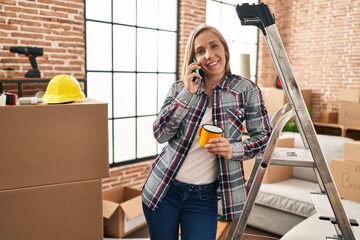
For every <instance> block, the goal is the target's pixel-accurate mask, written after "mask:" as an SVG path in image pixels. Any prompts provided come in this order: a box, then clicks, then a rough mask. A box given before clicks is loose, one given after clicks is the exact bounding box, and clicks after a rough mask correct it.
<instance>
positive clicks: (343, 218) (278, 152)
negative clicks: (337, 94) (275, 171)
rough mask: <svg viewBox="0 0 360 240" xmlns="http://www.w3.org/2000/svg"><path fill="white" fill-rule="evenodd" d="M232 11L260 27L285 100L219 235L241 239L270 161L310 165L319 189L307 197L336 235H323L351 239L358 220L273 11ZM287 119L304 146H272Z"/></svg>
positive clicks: (228, 239)
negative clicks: (348, 208)
mask: <svg viewBox="0 0 360 240" xmlns="http://www.w3.org/2000/svg"><path fill="white" fill-rule="evenodd" d="M236 12H237V15H238V17H239V19H240V21H241V24H242V25H254V26H256V27H258V28H259V29H260V30H261V31H262V33H263V35H264V37H265V41H266V44H267V47H268V49H269V51H270V55H271V57H272V60H273V63H274V65H275V68H276V70H277V73H278V76H279V78H280V80H281V83H282V87H283V90H284V91H285V94H286V97H287V99H288V103H287V104H285V105H284V106H283V107H281V108H280V109H279V110H278V111H277V112H276V113H275V114H274V116H273V118H272V119H271V125H272V127H273V132H272V134H271V136H270V139H269V142H268V144H267V147H266V149H265V151H264V153H263V154H262V155H261V156H258V157H256V160H255V163H254V166H253V169H252V172H251V174H250V177H249V180H248V181H247V183H246V188H247V190H248V198H247V201H246V203H245V206H244V209H243V211H242V213H241V216H240V218H239V219H234V220H233V221H232V222H231V224H230V227H229V229H228V231H227V233H226V234H225V235H224V234H223V236H225V239H226V240H235V239H236V240H240V239H241V236H242V234H243V232H244V230H245V227H246V224H247V221H248V218H249V216H250V213H251V210H252V208H253V206H254V203H255V199H256V196H257V194H258V192H259V189H260V186H261V183H262V180H263V178H264V175H265V173H266V169H267V166H268V165H269V164H272V165H286V166H296V167H310V168H313V170H314V172H315V176H316V178H317V180H318V184H319V187H320V192H319V193H312V194H311V198H312V199H313V202H314V205H315V208H316V211H317V213H318V215H319V219H322V220H329V221H330V222H331V223H332V224H333V225H334V227H335V230H336V235H334V236H330V237H327V238H326V239H345V240H355V236H354V233H353V231H352V226H358V223H357V222H356V220H355V219H349V218H348V217H347V215H346V213H345V210H344V207H343V205H342V202H341V199H340V197H339V194H338V191H337V189H336V186H335V184H334V181H333V179H332V176H331V174H330V171H329V168H328V165H327V163H326V160H325V157H324V154H323V152H322V150H321V147H320V145H319V141H318V139H317V135H316V132H315V129H314V125H313V123H312V121H311V118H310V115H309V113H308V110H307V108H306V105H305V102H304V99H303V97H302V95H301V91H300V89H299V87H298V85H297V83H296V80H295V77H294V74H293V71H292V68H291V65H290V63H289V60H288V57H287V54H286V52H285V48H284V46H283V43H282V41H281V38H280V35H279V32H278V29H277V27H276V25H275V18H274V16H273V14H272V13H271V12H270V10H269V7H268V6H267V5H266V4H264V3H260V4H252V5H250V4H247V3H245V4H242V5H237V6H236ZM290 119H295V122H296V125H297V128H298V130H299V133H300V135H301V138H302V141H303V143H304V146H305V149H292V148H289V149H286V148H275V146H276V143H277V140H278V138H279V136H280V134H281V132H282V129H283V127H284V125H285V124H286V123H287V122H288V121H289V120H290ZM221 239H224V237H221Z"/></svg>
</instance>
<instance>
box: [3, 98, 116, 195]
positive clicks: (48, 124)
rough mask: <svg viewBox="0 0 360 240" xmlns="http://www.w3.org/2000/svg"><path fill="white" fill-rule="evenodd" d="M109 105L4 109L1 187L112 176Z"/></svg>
mask: <svg viewBox="0 0 360 240" xmlns="http://www.w3.org/2000/svg"><path fill="white" fill-rule="evenodd" d="M107 118H108V115H107V104H106V103H102V102H98V101H94V100H87V101H85V100H84V102H77V103H71V104H53V105H47V104H41V105H26V106H25V105H23V106H11V107H0V132H1V135H2V137H1V138H0V152H1V161H0V190H5V189H14V188H24V187H30V186H40V185H47V184H55V183H66V182H73V181H82V180H90V179H99V178H103V177H107V176H108V175H109V163H108V151H109V150H108V119H107Z"/></svg>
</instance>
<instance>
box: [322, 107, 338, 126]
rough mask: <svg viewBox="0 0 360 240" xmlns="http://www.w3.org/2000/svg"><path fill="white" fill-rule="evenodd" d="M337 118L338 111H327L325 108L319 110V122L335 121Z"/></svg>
mask: <svg viewBox="0 0 360 240" xmlns="http://www.w3.org/2000/svg"><path fill="white" fill-rule="evenodd" d="M338 118H339V113H338V112H329V111H325V110H321V111H320V122H322V123H337V122H338Z"/></svg>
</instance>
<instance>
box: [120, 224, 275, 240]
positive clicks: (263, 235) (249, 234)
mask: <svg viewBox="0 0 360 240" xmlns="http://www.w3.org/2000/svg"><path fill="white" fill-rule="evenodd" d="M131 238H133V239H134V238H135V239H136V238H138V239H139V238H144V239H146V238H149V234H148V231H147V228H146V227H144V228H141V229H139V230H138V231H136V232H134V233H132V234H130V235H128V236H126V237H124V239H131ZM275 239H276V240H278V239H280V237H279V236H276V235H274V234H271V233H267V232H263V231H260V230H257V229H254V228H250V227H246V229H245V232H244V234H243V236H242V237H241V240H275Z"/></svg>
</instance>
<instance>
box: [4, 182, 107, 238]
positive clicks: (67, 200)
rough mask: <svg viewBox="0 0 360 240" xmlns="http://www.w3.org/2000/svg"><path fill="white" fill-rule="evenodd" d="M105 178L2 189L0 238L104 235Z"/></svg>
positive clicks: (98, 236) (93, 236)
mask: <svg viewBox="0 0 360 240" xmlns="http://www.w3.org/2000/svg"><path fill="white" fill-rule="evenodd" d="M101 196H102V185H101V180H90V181H82V182H73V183H65V184H54V185H46V186H40V187H29V188H19V189H12V190H3V191H0V203H1V204H0V213H1V214H0V233H1V234H0V239H13V240H16V239H36V240H49V239H51V240H74V239H76V240H99V239H103V223H102V202H101V201H102V199H101Z"/></svg>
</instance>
